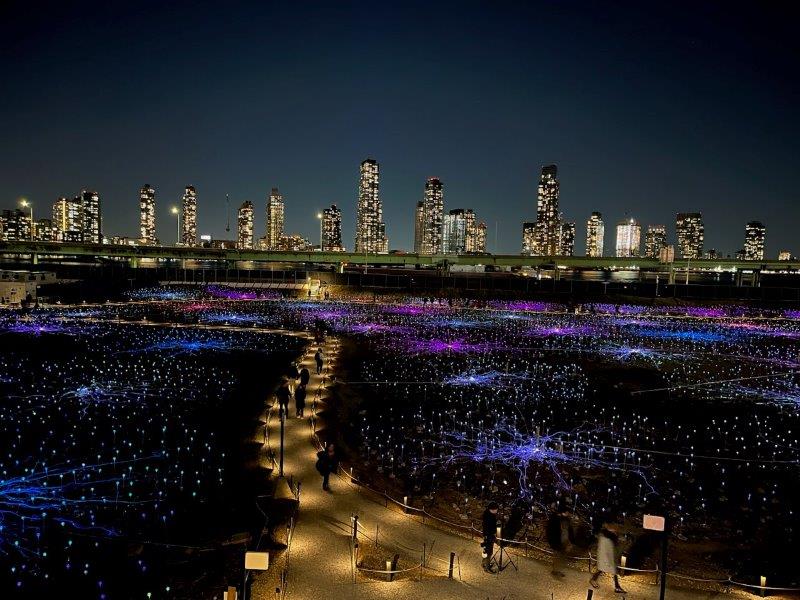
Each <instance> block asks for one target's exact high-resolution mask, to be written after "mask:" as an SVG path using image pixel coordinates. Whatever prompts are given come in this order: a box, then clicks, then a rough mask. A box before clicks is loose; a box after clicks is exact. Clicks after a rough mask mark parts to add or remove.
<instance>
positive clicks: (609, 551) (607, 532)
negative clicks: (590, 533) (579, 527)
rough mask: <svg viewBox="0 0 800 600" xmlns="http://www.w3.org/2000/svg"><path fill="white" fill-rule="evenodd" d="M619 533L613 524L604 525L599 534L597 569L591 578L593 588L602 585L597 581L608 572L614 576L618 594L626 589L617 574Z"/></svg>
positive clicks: (615, 588)
mask: <svg viewBox="0 0 800 600" xmlns="http://www.w3.org/2000/svg"><path fill="white" fill-rule="evenodd" d="M617 540H618V537H617V533H616V531H614V529H613V527H612V526H611V525H608V524H606V525H604V526H603V528H602V529H601V530H600V533H599V534H597V571H595V574H594V575H592V578H591V579H589V583H590V584H591V586H592V587H593V588H598V587H600V586H599V584H598V583H597V580H598V579H599V577H600V575H602V574H603V573H606V574H608V575H611V576H612V577H613V578H614V591H615V592H616V593H617V594H624V593H625V590H623V589H622V587H621V586H620V585H619V576H618V575H617Z"/></svg>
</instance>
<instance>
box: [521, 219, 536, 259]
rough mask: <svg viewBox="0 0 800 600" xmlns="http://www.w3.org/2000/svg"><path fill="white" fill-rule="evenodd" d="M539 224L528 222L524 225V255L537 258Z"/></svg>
mask: <svg viewBox="0 0 800 600" xmlns="http://www.w3.org/2000/svg"><path fill="white" fill-rule="evenodd" d="M537 231H538V227H537V223H536V222H533V221H526V222H525V223H523V224H522V253H523V254H527V255H528V256H535V255H536V252H535V249H536V232H537Z"/></svg>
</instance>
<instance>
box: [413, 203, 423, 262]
mask: <svg viewBox="0 0 800 600" xmlns="http://www.w3.org/2000/svg"><path fill="white" fill-rule="evenodd" d="M424 228H425V203H424V202H423V201H422V200H420V201H419V202H417V206H416V208H415V209H414V252H416V253H417V254H421V253H422V230H423V229H424Z"/></svg>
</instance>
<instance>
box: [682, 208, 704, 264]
mask: <svg viewBox="0 0 800 600" xmlns="http://www.w3.org/2000/svg"><path fill="white" fill-rule="evenodd" d="M675 230H676V232H677V234H678V252H680V255H681V257H682V258H700V257H702V256H703V240H704V238H705V228H704V227H703V215H701V214H700V213H678V217H677V219H676V220H675Z"/></svg>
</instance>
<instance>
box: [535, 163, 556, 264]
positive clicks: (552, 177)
mask: <svg viewBox="0 0 800 600" xmlns="http://www.w3.org/2000/svg"><path fill="white" fill-rule="evenodd" d="M557 175H558V168H557V167H556V165H547V166H544V167H542V173H541V176H540V177H539V190H538V197H537V207H536V240H535V244H534V248H533V254H536V255H539V256H554V255H556V254H558V251H559V240H560V238H561V229H560V225H561V214H560V213H559V211H558V191H559V184H558V179H556V176H557Z"/></svg>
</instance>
